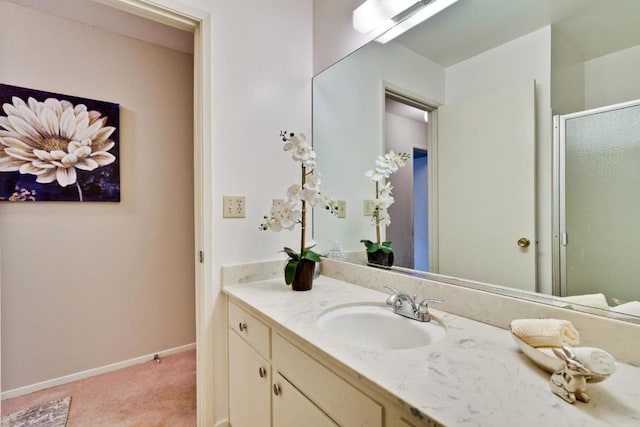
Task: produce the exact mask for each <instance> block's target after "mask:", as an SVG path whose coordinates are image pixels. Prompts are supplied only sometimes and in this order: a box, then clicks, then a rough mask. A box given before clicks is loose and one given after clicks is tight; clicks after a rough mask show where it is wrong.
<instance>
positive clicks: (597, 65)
mask: <svg viewBox="0 0 640 427" xmlns="http://www.w3.org/2000/svg"><path fill="white" fill-rule="evenodd" d="M584 76H585V77H584V80H585V81H584V96H585V109H590V108H597V107H603V106H606V105H613V104H618V103H620V102H625V101H631V100H634V99H640V78H638V76H640V45H638V46H634V47H630V48H628V49H624V50H621V51H618V52H615V53H611V54H609V55H605V56H602V57H600V58H596V59H592V60H591V61H587V62H585V63H584Z"/></svg>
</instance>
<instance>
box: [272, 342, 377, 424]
mask: <svg viewBox="0 0 640 427" xmlns="http://www.w3.org/2000/svg"><path fill="white" fill-rule="evenodd" d="M271 361H272V364H273V366H274V369H277V370H278V371H279V372H280V373H282V375H283V376H284V377H286V379H287V380H289V381H290V382H291V384H293V385H294V386H295V387H296V388H297V389H298V390H300V392H301V393H302V394H304V395H305V396H306V397H307V398H308V399H309V400H311V401H312V402H313V403H314V404H315V405H317V406H318V407H319V408H320V409H321V410H322V411H323V412H325V413H326V414H327V415H329V416H330V417H331V418H332V419H333V420H335V421H336V422H337V423H338V424H339V425H341V426H368V427H369V426H371V427H373V426H382V406H381V405H379V404H378V403H377V402H375V401H374V400H372V399H371V398H370V397H368V396H367V395H365V394H364V393H362V392H361V391H360V390H358V389H356V388H355V387H353V386H352V385H351V384H349V383H348V382H346V381H345V380H343V379H342V378H340V377H338V376H337V375H336V374H334V373H333V372H332V371H330V370H329V369H328V368H326V367H324V366H323V365H321V364H320V363H319V362H316V361H315V360H314V359H312V358H311V357H309V356H308V355H307V354H306V353H304V352H303V351H302V350H300V349H298V348H297V347H295V346H294V345H292V344H291V343H289V342H288V341H286V340H285V339H284V338H282V337H281V336H280V335H278V334H273V358H272V359H271Z"/></svg>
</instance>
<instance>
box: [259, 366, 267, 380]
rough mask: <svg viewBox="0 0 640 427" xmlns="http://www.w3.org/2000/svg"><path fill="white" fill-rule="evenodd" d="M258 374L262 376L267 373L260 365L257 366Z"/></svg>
mask: <svg viewBox="0 0 640 427" xmlns="http://www.w3.org/2000/svg"><path fill="white" fill-rule="evenodd" d="M258 375H260V378H264V377H265V376H266V375H267V370H266V369H264V368H263V367H262V366H260V367H259V368H258Z"/></svg>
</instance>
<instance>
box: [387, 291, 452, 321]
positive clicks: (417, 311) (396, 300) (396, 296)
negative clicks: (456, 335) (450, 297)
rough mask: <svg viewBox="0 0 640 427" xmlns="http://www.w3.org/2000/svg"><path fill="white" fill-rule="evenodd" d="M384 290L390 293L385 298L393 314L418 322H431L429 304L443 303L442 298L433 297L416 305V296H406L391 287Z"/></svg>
mask: <svg viewBox="0 0 640 427" xmlns="http://www.w3.org/2000/svg"><path fill="white" fill-rule="evenodd" d="M384 288H385V289H388V290H390V291H391V292H392V294H391V295H389V297H388V298H387V305H390V306H391V307H393V312H394V313H396V314H399V315H400V316H404V317H408V318H409V319H414V320H417V321H419V322H429V321H430V320H431V315H430V314H429V304H431V303H436V304H441V303H443V302H444V300H443V299H442V298H435V297H434V298H425V299H423V300H422V301H421V302H419V303H416V295H414V296H410V295H407V294H405V293H402V292H400V291H398V290H397V289H394V288H392V287H391V286H385V287H384Z"/></svg>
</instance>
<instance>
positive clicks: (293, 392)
mask: <svg viewBox="0 0 640 427" xmlns="http://www.w3.org/2000/svg"><path fill="white" fill-rule="evenodd" d="M228 313H229V328H228V331H229V422H230V424H231V426H232V427H258V426H259V427H262V426H265V427H266V426H273V427H298V426H301V425H303V426H305V427H324V426H349V427H351V426H367V427H383V426H388V427H392V426H393V427H395V426H409V427H411V426H413V424H410V423H408V422H406V421H405V419H406V414H404V413H403V412H402V411H400V409H399V408H397V407H395V405H393V404H390V403H389V401H388V400H385V399H383V398H381V397H380V396H379V395H378V394H376V393H375V391H373V390H369V389H363V388H362V387H359V386H356V385H354V384H353V382H350V381H347V380H346V379H344V378H343V377H342V376H340V375H338V374H337V373H336V372H334V370H333V369H331V368H329V367H328V366H330V364H327V363H324V362H323V361H322V360H321V359H320V360H318V359H317V358H316V357H314V356H311V355H310V354H313V353H312V352H311V351H310V350H307V351H304V350H302V349H301V347H299V346H298V345H297V344H296V343H295V340H294V339H292V338H291V337H290V336H289V335H287V333H286V332H284V331H282V330H279V328H276V327H270V326H269V325H268V324H266V323H265V322H263V321H261V320H259V319H258V318H257V317H255V316H254V315H253V314H251V313H250V312H249V311H248V309H244V308H242V307H240V306H239V305H237V304H235V303H234V302H232V301H229V303H228ZM372 396H374V397H372Z"/></svg>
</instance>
